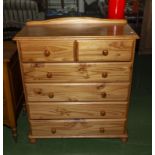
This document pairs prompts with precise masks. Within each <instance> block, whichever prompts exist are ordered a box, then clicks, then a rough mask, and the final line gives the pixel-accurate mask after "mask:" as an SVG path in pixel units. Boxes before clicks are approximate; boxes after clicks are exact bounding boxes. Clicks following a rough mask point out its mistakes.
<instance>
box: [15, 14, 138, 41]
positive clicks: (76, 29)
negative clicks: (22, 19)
mask: <svg viewBox="0 0 155 155" xmlns="http://www.w3.org/2000/svg"><path fill="white" fill-rule="evenodd" d="M38 37H39V38H38ZM64 37H66V38H67V39H70V38H82V39H84V38H89V37H90V38H92V39H93V38H95V39H97V38H99V39H102V38H103V39H105V38H108V39H110V38H114V37H116V38H121V37H122V38H124V39H125V38H127V39H130V38H131V39H138V36H137V34H136V33H135V32H134V31H133V30H132V29H131V28H130V26H129V25H128V24H127V23H126V20H109V19H100V18H89V17H87V18H86V17H81V18H80V17H74V18H72V17H67V18H57V19H51V20H45V21H32V22H28V23H27V24H26V26H25V27H24V28H23V29H22V30H21V31H20V32H19V33H18V34H17V35H16V37H15V38H14V40H25V39H26V40H27V39H40V38H41V39H62V38H64Z"/></svg>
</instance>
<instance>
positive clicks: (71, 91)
mask: <svg viewBox="0 0 155 155" xmlns="http://www.w3.org/2000/svg"><path fill="white" fill-rule="evenodd" d="M128 88H129V83H71V84H68V83H59V84H58V83H54V84H50V83H46V84H31V83H27V84H26V91H27V98H28V101H106V100H114V101H115V100H121V101H126V100H127V99H128V90H129V89H128Z"/></svg>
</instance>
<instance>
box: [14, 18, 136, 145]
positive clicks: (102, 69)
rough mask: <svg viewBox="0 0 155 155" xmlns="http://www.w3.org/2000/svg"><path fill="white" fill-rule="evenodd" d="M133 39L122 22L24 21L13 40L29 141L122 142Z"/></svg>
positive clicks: (131, 63) (131, 31) (132, 57)
mask: <svg viewBox="0 0 155 155" xmlns="http://www.w3.org/2000/svg"><path fill="white" fill-rule="evenodd" d="M136 39H138V36H137V34H136V33H135V32H134V31H133V30H132V29H131V28H130V26H129V25H128V24H127V22H126V20H104V19H97V18H60V19H51V20H47V21H33V22H28V23H27V24H26V26H25V27H24V28H23V29H22V30H21V31H20V32H19V33H18V34H17V35H16V36H15V38H14V40H17V42H18V51H19V55H20V56H19V57H20V64H21V70H22V77H23V84H24V90H25V97H26V101H27V110H28V118H29V122H30V134H29V138H30V142H35V141H36V140H35V138H69V137H70V138H71V137H72V138H73V137H74V138H75V137H77V138H86V137H87V138H95V137H97V138H122V140H123V141H126V140H127V137H128V135H127V119H128V108H129V99H130V91H131V83H132V67H133V61H134V50H135V41H136Z"/></svg>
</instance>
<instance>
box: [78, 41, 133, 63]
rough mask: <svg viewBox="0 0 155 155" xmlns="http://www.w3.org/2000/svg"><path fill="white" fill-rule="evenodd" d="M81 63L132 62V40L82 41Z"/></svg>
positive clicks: (79, 48)
mask: <svg viewBox="0 0 155 155" xmlns="http://www.w3.org/2000/svg"><path fill="white" fill-rule="evenodd" d="M78 42H79V46H78V50H79V51H78V53H79V55H78V56H79V61H130V60H131V57H132V52H133V41H132V40H80V41H78Z"/></svg>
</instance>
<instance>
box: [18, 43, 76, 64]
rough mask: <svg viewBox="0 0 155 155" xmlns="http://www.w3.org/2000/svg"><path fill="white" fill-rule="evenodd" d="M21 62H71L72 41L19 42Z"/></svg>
mask: <svg viewBox="0 0 155 155" xmlns="http://www.w3.org/2000/svg"><path fill="white" fill-rule="evenodd" d="M20 47H21V56H22V61H23V62H61V61H73V59H74V58H73V42H72V41H39V40H38V41H21V42H20Z"/></svg>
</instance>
